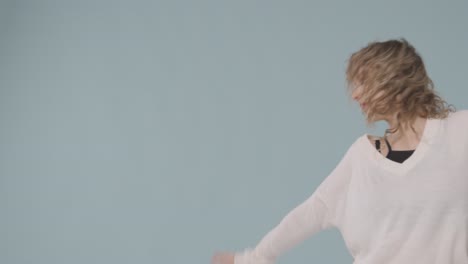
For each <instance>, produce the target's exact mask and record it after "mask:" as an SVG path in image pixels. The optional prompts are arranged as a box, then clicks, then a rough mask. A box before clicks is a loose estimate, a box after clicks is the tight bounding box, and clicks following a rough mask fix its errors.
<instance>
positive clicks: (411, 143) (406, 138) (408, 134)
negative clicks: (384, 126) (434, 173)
mask: <svg viewBox="0 0 468 264" xmlns="http://www.w3.org/2000/svg"><path fill="white" fill-rule="evenodd" d="M386 121H387V123H388V125H389V128H390V129H394V128H396V126H397V122H396V118H389V119H386ZM426 121H427V119H426V118H423V117H416V118H415V119H414V120H413V121H412V122H409V123H408V124H406V125H403V124H402V126H401V127H400V128H399V129H398V130H397V131H396V132H395V133H389V134H387V138H388V140H389V141H391V142H393V143H392V144H393V145H396V146H397V148H402V149H415V148H416V147H417V145H418V144H419V141H420V140H421V137H422V134H423V133H424V128H425V125H426ZM411 126H412V127H413V128H414V131H413V129H412V128H411Z"/></svg>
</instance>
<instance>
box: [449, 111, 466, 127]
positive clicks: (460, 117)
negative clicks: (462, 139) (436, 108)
mask: <svg viewBox="0 0 468 264" xmlns="http://www.w3.org/2000/svg"><path fill="white" fill-rule="evenodd" d="M447 119H450V120H453V121H455V122H457V121H458V122H464V123H466V124H468V109H463V110H458V111H456V112H452V113H450V114H449V116H448V117H447Z"/></svg>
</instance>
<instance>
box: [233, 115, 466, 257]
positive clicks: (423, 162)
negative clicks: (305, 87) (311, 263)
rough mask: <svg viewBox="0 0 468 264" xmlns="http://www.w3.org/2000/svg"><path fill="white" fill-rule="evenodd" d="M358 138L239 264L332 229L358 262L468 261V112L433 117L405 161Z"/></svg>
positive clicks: (275, 254) (282, 250) (272, 254)
mask: <svg viewBox="0 0 468 264" xmlns="http://www.w3.org/2000/svg"><path fill="white" fill-rule="evenodd" d="M367 136H368V135H367V134H364V135H362V136H361V137H359V138H358V139H357V140H356V141H355V142H354V143H353V144H352V145H351V147H350V148H349V149H348V151H347V152H346V154H345V155H344V157H343V158H342V160H341V161H340V163H339V164H338V165H337V167H336V168H335V169H334V170H333V171H332V172H331V173H330V174H329V175H328V176H327V177H325V178H324V180H323V181H322V183H321V184H320V185H319V186H318V187H317V189H316V190H315V191H314V192H313V193H312V195H311V196H310V197H309V198H308V199H307V200H305V201H304V202H302V203H301V204H299V205H298V206H297V207H295V208H294V209H293V210H291V211H290V212H289V213H288V214H287V215H286V216H285V217H284V218H283V219H282V220H281V221H280V223H279V224H278V225H277V226H276V227H275V228H273V229H272V230H271V231H269V232H268V233H267V234H266V235H265V236H264V237H263V238H262V239H261V241H260V242H259V243H258V244H257V245H256V247H251V248H245V249H244V250H242V251H239V252H236V254H235V264H273V263H275V260H276V259H277V258H278V257H279V256H280V255H282V254H283V253H285V252H286V251H287V250H289V249H290V248H292V247H294V246H296V245H297V244H298V243H300V242H302V241H303V240H305V239H306V238H308V237H310V236H311V235H313V234H315V233H317V232H319V231H321V230H324V229H327V228H331V227H336V228H338V230H339V231H340V232H341V234H342V236H343V238H344V241H345V243H346V246H347V248H348V250H349V252H350V254H351V255H352V256H353V258H354V262H353V263H354V264H376V263H378V264H392V263H395V264H396V263H397V264H419V263H424V264H431V263H433V264H468V110H461V111H457V112H455V113H451V114H450V115H449V116H448V117H447V118H445V119H428V120H427V122H426V125H425V128H424V132H423V136H422V140H421V141H420V143H419V145H418V146H417V148H416V150H415V151H414V153H413V154H412V155H411V156H410V157H409V158H408V159H407V160H405V161H404V162H403V163H397V162H394V161H392V160H389V159H387V158H386V157H384V156H383V155H382V154H380V153H379V152H378V151H377V150H376V149H375V146H374V145H373V144H372V143H371V142H370V141H369V140H368V138H367Z"/></svg>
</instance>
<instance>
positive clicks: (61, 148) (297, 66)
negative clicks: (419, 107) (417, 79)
mask: <svg viewBox="0 0 468 264" xmlns="http://www.w3.org/2000/svg"><path fill="white" fill-rule="evenodd" d="M467 10H468V2H467V1H462V0H460V1H425V0H424V1H423V0H418V1H392V2H388V1H375V0H367V1H364V0H360V1H297V0H294V1H252V0H248V1H247V0H242V1H214V0H211V1H206V0H202V1H176V0H172V1H141V0H138V1H110V0H105V1H104V0H98V1H91V0H87V1H63V0H62V1H59V0H57V1H46V0H44V1H32V0H31V1H24V0H11V1H5V0H3V1H1V2H0V34H1V35H0V89H1V90H0V98H1V101H0V121H1V130H0V158H1V159H0V162H1V163H0V210H1V215H0V263H5V264H20V263H21V264H23V263H34V264H54V263H60V264H62V263H67V264H69V263H70V264H74V263H76V264H78V263H80V264H81V263H113V264H119V263H139V264H143V263H158V264H159V263H209V261H210V258H211V255H212V253H213V252H215V251H217V250H221V251H236V250H242V249H244V248H245V247H252V246H254V245H255V244H256V243H257V242H258V241H259V240H260V239H261V238H262V237H263V235H265V234H266V233H267V232H268V231H269V230H270V229H271V228H273V227H274V226H275V225H276V224H278V223H279V221H280V220H281V219H282V217H284V216H285V215H286V214H287V213H288V212H289V211H290V210H291V209H292V208H294V207H295V206H296V205H298V204H299V203H301V202H302V201H303V200H305V199H306V198H307V197H309V195H311V193H312V192H313V191H314V189H315V188H316V187H317V186H318V184H319V183H320V182H321V181H322V180H323V179H324V178H325V177H326V176H327V175H328V173H329V172H331V170H332V169H333V168H334V167H335V165H336V164H337V162H338V161H339V160H340V158H341V157H342V155H343V154H344V153H345V151H346V150H347V148H348V147H349V146H350V144H351V143H352V142H354V140H355V139H356V138H357V137H358V136H360V135H362V134H363V133H365V132H369V133H376V134H379V133H381V131H383V128H384V127H385V124H380V123H378V124H377V126H376V127H375V128H366V126H365V122H364V118H363V116H362V114H361V112H360V110H359V108H358V106H357V105H355V104H354V103H352V102H351V101H350V100H349V99H348V98H347V96H346V92H345V75H344V70H345V66H346V60H347V59H348V57H349V55H351V53H352V52H354V51H356V50H358V49H359V48H361V47H363V46H365V45H366V44H367V43H368V42H370V41H373V40H387V39H389V38H399V37H405V38H406V39H407V40H408V41H410V42H411V43H412V44H413V45H414V46H415V47H416V48H417V49H418V51H419V52H420V53H421V55H422V56H423V58H424V60H425V63H426V66H427V70H428V72H429V74H430V76H431V78H432V79H433V80H434V83H435V85H436V87H437V90H438V91H439V93H440V94H441V95H442V96H443V97H444V98H445V99H447V101H448V102H449V103H452V104H454V105H455V106H456V107H457V108H459V109H466V108H468V100H467V98H468V89H467V86H466V76H468V65H467V62H468V51H467V49H466V47H468V32H467V31H466V25H468V16H466V11H467ZM351 262H352V259H351V256H350V255H349V253H348V251H347V249H346V247H345V244H344V242H343V240H342V237H341V235H340V233H339V232H338V230H336V229H332V230H326V231H323V232H320V233H318V234H316V235H314V236H312V237H311V238H310V239H308V240H306V241H304V242H303V243H301V244H300V245H298V246H296V247H294V248H293V249H292V250H290V251H288V252H287V253H286V254H284V255H283V256H281V258H280V259H279V260H278V263H291V264H292V263H298V264H299V263H351Z"/></svg>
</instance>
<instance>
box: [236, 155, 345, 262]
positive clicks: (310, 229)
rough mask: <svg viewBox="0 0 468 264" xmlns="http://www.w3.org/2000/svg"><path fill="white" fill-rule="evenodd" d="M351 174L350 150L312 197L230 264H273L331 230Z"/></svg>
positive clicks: (238, 253) (240, 253)
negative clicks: (314, 237)
mask: <svg viewBox="0 0 468 264" xmlns="http://www.w3.org/2000/svg"><path fill="white" fill-rule="evenodd" d="M350 174H351V162H350V151H349V150H348V152H347V153H346V154H345V156H344V157H343V158H342V160H341V161H340V163H339V164H338V166H337V167H336V168H335V169H334V170H333V171H332V172H331V173H330V174H329V175H328V176H327V177H326V178H325V180H324V181H322V183H321V184H320V185H319V187H318V188H317V189H316V190H315V191H314V192H313V193H312V195H311V196H310V197H309V198H308V199H306V200H305V201H304V202H302V203H301V204H299V205H298V206H297V207H295V208H294V209H293V210H291V211H290V212H289V213H288V214H287V215H286V216H285V217H283V219H282V220H281V221H280V223H279V224H278V225H277V226H276V227H274V228H273V229H272V230H270V231H269V232H268V233H267V234H266V235H265V236H264V237H263V238H262V239H261V240H260V242H259V243H258V244H257V246H256V247H255V248H246V249H244V250H243V251H240V252H236V253H235V257H234V264H273V263H275V261H276V260H277V258H278V257H279V256H280V255H282V254H284V253H285V252H286V251H288V250H289V249H291V248H292V247H294V246H296V245H297V244H299V243H301V242H302V241H304V240H305V239H307V238H308V237H310V236H312V235H313V234H315V233H317V232H319V231H321V230H324V229H327V228H329V227H332V226H333V225H334V220H333V219H334V217H335V215H336V210H337V207H338V206H339V204H340V201H341V200H342V197H343V196H344V193H345V189H346V186H347V182H348V178H349V176H350Z"/></svg>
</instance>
